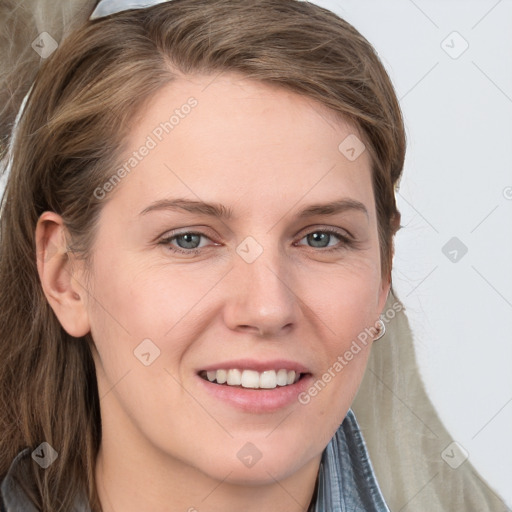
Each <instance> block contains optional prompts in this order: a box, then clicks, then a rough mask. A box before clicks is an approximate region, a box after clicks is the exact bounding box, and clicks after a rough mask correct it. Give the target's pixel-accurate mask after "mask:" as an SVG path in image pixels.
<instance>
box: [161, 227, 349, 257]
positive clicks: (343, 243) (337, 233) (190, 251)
mask: <svg viewBox="0 0 512 512" xmlns="http://www.w3.org/2000/svg"><path fill="white" fill-rule="evenodd" d="M313 233H328V234H330V235H335V236H337V237H338V238H339V239H340V240H341V244H340V245H337V246H335V247H331V248H325V247H320V248H318V249H319V250H320V252H334V251H341V250H343V249H346V248H347V247H353V246H354V245H355V241H354V240H351V239H350V238H349V237H348V236H345V235H343V234H342V233H341V232H340V231H338V230H337V229H333V228H322V229H316V230H313V231H310V232H309V233H306V234H305V235H304V236H302V237H301V239H300V240H302V239H303V238H305V237H307V236H308V235H311V234H313ZM184 235H198V236H201V237H204V238H208V239H209V240H210V238H209V237H208V236H207V235H205V234H204V233H201V232H196V231H183V232H181V233H176V234H172V233H171V235H170V236H166V237H165V238H162V239H161V240H160V241H159V242H158V244H159V245H166V246H168V247H169V248H170V250H171V252H174V253H180V254H187V255H189V256H190V255H194V256H196V255H198V254H200V253H201V251H202V250H203V249H205V247H201V248H196V249H182V248H181V247H175V246H172V245H171V242H172V241H173V240H175V239H176V238H178V237H180V236H184ZM301 245H302V244H301ZM310 248H311V249H315V247H310Z"/></svg>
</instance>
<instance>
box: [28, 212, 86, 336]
mask: <svg viewBox="0 0 512 512" xmlns="http://www.w3.org/2000/svg"><path fill="white" fill-rule="evenodd" d="M65 234H66V230H65V226H64V222H63V220H62V217H61V216H60V215H58V214H56V213H54V212H44V213H43V214H42V215H41V216H40V217H39V220H38V222H37V226H36V232H35V241H36V254H37V271H38V273H39V279H40V281H41V285H42V288H43V292H44V294H45V296H46V299H47V300H48V303H49V304H50V306H51V308H52V309H53V311H54V313H55V315H56V316H57V318H58V320H59V322H60V324H61V325H62V327H63V328H64V330H65V331H66V332H67V333H68V334H70V335H71V336H74V337H81V336H85V335H86V334H87V333H88V332H89V331H90V325H89V317H88V313H87V308H86V302H85V300H84V299H85V298H86V295H87V292H86V290H85V288H84V287H83V286H82V285H81V284H80V282H79V281H78V280H77V278H76V276H75V275H74V274H75V270H76V269H74V268H73V267H74V263H75V262H74V261H73V258H74V256H73V255H72V254H71V253H69V251H68V250H67V243H66V236H65Z"/></svg>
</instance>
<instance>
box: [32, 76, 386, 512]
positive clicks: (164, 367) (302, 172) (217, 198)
mask: <svg viewBox="0 0 512 512" xmlns="http://www.w3.org/2000/svg"><path fill="white" fill-rule="evenodd" d="M190 96H194V97H195V98H196V99H197V101H198V105H197V106H196V107H195V108H194V109H193V110H192V111H191V113H190V114H189V115H188V116H186V117H184V118H183V119H181V120H180V123H179V125H177V126H176V127H175V128H174V130H173V131H172V132H171V133H170V134H168V135H167V136H166V137H165V138H164V139H163V140H162V142H160V143H159V144H158V146H157V147H156V148H154V149H153V150H152V151H151V152H150V153H149V154H148V156H146V157H145V158H144V159H143V160H142V161H141V162H140V163H139V164H138V166H137V167H136V169H134V170H133V171H132V172H131V173H130V174H128V175H127V176H126V177H124V178H123V180H122V182H121V183H120V184H119V185H118V186H117V187H116V189H115V190H114V191H113V192H111V193H110V194H111V195H110V196H109V197H108V200H107V201H105V205H104V206H103V209H102V212H101V216H100V222H99V225H98V232H97V236H96V239H95V242H94V246H93V248H92V252H93V260H92V266H91V267H90V268H89V269H88V270H89V273H90V275H89V276H88V279H86V274H85V270H86V269H85V268H83V267H82V266H81V265H82V264H81V262H80V261H79V260H77V261H74V260H73V258H72V256H71V255H68V258H66V257H64V253H65V244H64V236H65V233H66V232H65V228H64V226H63V223H62V219H61V218H60V217H59V216H58V215H57V214H55V213H53V212H45V213H44V214H43V215H42V216H41V218H40V219H39V222H38V225H37V229H36V238H37V246H38V251H42V253H43V254H44V252H45V251H47V250H49V249H48V248H49V247H51V248H52V250H53V251H55V250H57V257H50V258H40V259H39V260H38V269H39V273H40V277H41V282H42V285H43V289H44V292H45V294H46V297H47V298H48V301H49V303H50V304H51V306H52V308H53V310H54V311H55V313H56V315H57V317H58V318H59V321H60V322H61V324H62V326H63V327H64V328H65V329H66V331H68V332H69V333H70V334H72V335H73V336H83V335H85V334H86V333H88V332H91V334H92V336H93V339H94V342H95V347H96V351H95V353H94V358H95V363H96V369H97V376H98V385H99V395H100V397H101V402H100V406H101V415H102V428H103V434H102V444H101V449H100V453H99V456H98V460H97V466H96V477H97V483H98V492H99V496H100V499H101V502H102V504H103V507H104V511H105V512H113V511H119V510H123V511H124V512H131V511H139V510H152V511H157V512H160V511H161V512H168V511H178V510H179V511H185V510H189V511H192V510H199V511H203V510H208V511H223V512H226V511H238V510H246V511H253V510H254V511H256V510H258V511H259V510H285V511H290V512H293V511H299V510H305V509H306V508H307V505H308V504H309V502H310V500H311V497H312V494H313V490H314V485H315V481H316V477H317V472H318V467H319V463H320V458H321V454H322V451H323V450H324V448H325V446H326V445H327V443H328V442H329V440H330V439H331V437H332V436H333V435H334V433H335V431H336V429H337V428H338V427H339V425H340V424H341V422H342V421H343V418H344V417H345V415H346V413H347V411H348V409H349V407H350V404H351V402H352V400H353V398H354V396H355V394H356V392H357V389H358V387H359V384H360V382H361V380H362V377H363V374H364V370H365V367H366V363H367V359H368V356H369V351H370V345H371V342H370V343H368V345H366V346H364V347H362V350H361V351H360V352H359V353H358V354H357V355H356V356H354V358H353V359H352V360H351V361H350V363H349V364H347V365H346V366H345V367H344V368H343V370H342V371H341V372H339V373H337V374H336V377H335V378H333V379H332V381H331V382H330V383H329V384H328V385H327V386H325V388H324V389H323V390H322V391H321V392H320V393H318V395H317V396H315V397H313V398H311V400H310V402H309V403H308V404H307V405H301V404H300V403H298V401H296V400H295V401H294V402H293V404H292V405H290V406H287V407H284V408H282V409H279V410H277V411H274V412H265V413H255V412H252V411H242V410H239V409H237V408H235V407H233V406H232V405H229V404H226V403H224V402H223V401H220V400H219V399H217V398H215V397H213V396H210V395H209V394H207V393H206V392H205V391H204V386H203V383H202V382H201V381H200V380H199V379H198V377H197V374H196V373H197V370H198V369H200V368H202V367H205V366H207V365H211V364H212V363H215V362H220V361H226V360H230V359H237V358H252V359H256V360H269V359H278V358H284V359H289V360H293V361H297V362H300V363H302V364H304V365H305V366H307V368H308V370H309V372H310V373H311V375H312V378H313V380H316V379H318V378H321V377H322V374H324V373H325V372H326V370H327V369H328V368H329V367H332V365H333V363H334V362H335V361H336V359H337V357H338V356H339V355H341V354H343V353H344V352H345V351H346V350H347V349H348V348H349V347H350V344H351V343H352V341H353V340H355V339H356V338H357V335H358V334H359V333H361V332H362V331H363V330H364V329H365V327H368V326H373V325H374V323H375V321H376V320H377V319H378V316H379V314H380V313H381V312H382V310H383V308H384V304H385V301H386V297H387V294H388V292H389V286H390V283H389V280H388V279H387V278H383V277H382V276H381V261H380V256H379V244H378V235H377V218H376V211H375V201H374V197H373V191H372V184H371V164H370V157H369V154H368V152H367V151H364V152H363V153H362V154H361V155H360V156H359V157H358V158H357V159H356V160H354V161H350V160H348V159H347V158H346V157H345V156H344V155H343V154H342V153H341V152H340V151H339V150H338V145H339V144H340V143H341V142H342V141H343V140H344V139H345V137H347V136H348V135H350V134H357V131H356V130H355V129H354V128H353V127H351V126H350V125H349V124H342V123H340V122H335V121H334V118H333V117H332V116H331V115H330V113H329V112H327V111H326V110H325V108H324V107H323V106H321V105H320V104H317V103H316V102H314V101H312V100H310V99H308V98H305V97H303V96H300V95H297V94H294V93H291V92H288V91H284V90H281V89H278V88H274V87H270V86H268V85H262V84H259V83H256V82H254V81H250V80H248V79H244V78H243V77H240V76H238V75H236V74H224V75H222V76H221V77H217V78H216V79H215V80H213V81H212V77H208V76H193V77H181V78H180V79H178V80H177V81H175V82H173V84H171V85H170V86H168V87H166V88H165V89H162V90H161V91H160V92H159V93H158V94H157V95H156V96H155V97H154V98H152V101H151V103H150V104H149V105H148V106H147V108H146V109H145V110H144V112H143V115H142V116H141V118H140V119H139V120H138V121H137V123H134V126H133V130H132V132H131V135H130V138H129V140H128V141H127V142H128V146H127V147H128V148H129V150H128V151H127V155H129V154H131V152H132V151H134V150H136V149H137V148H139V147H140V146H141V145H142V144H143V143H144V141H145V140H146V138H147V136H148V134H151V133H152V130H154V128H155V127H156V126H158V125H159V123H161V122H162V121H164V120H166V119H168V118H169V114H167V113H168V112H170V113H172V111H173V110H174V109H175V108H179V107H180V105H183V104H184V103H186V101H187V99H188V98H189V97H190ZM360 138H361V137H360ZM170 197H173V198H175V197H183V198H187V199H192V200H198V201H199V200H202V201H206V202H217V203H221V204H223V205H224V206H225V207H227V208H230V209H232V211H233V218H232V219H229V220H226V219H223V220H221V219H219V218H216V217H211V216H206V215H202V214H196V213H190V212H186V211H183V210H173V211H171V210H167V211H166V210H155V211H152V212H149V213H146V214H143V215H139V214H140V212H141V211H142V210H144V209H145V208H147V207H148V206H149V205H150V204H152V203H153V202H154V201H157V200H160V199H163V198H170ZM342 198H343V199H351V200H354V201H359V202H360V203H362V204H363V205H364V206H365V208H366V210H367V213H364V212H362V211H359V210H356V209H348V210H346V211H344V212H341V213H338V214H336V215H325V214H324V215H315V216H313V217H309V218H303V219H302V218H299V217H298V212H299V211H300V210H302V209H303V208H304V207H306V206H309V205H311V204H316V203H326V202H329V201H333V200H338V199H342ZM329 227H330V228H334V229H336V230H338V231H339V232H340V234H341V235H345V236H346V235H347V234H350V235H351V236H352V237H353V238H354V239H355V242H354V243H353V244H346V243H344V242H343V240H342V239H340V238H338V237H337V235H331V236H330V237H329V236H328V235H327V236H326V235H324V239H323V242H322V241H321V242H316V245H315V240H314V239H313V237H311V236H309V237H308V236H307V235H310V234H312V233H318V232H319V231H320V232H321V233H322V232H323V231H322V230H323V229H325V228H329ZM172 230H180V232H181V233H182V234H183V233H184V232H198V231H200V232H201V233H203V234H204V235H205V236H204V237H202V238H201V239H200V242H198V241H197V240H198V239H195V240H196V242H197V243H196V245H198V244H199V243H200V251H201V252H200V253H199V254H197V255H194V254H192V255H185V254H177V253H173V252H172V251H171V248H172V247H174V248H180V244H181V247H182V248H183V247H185V249H184V250H187V249H186V247H190V246H191V245H190V240H188V242H189V245H188V246H187V245H186V242H187V240H183V238H181V239H176V238H174V239H173V240H172V241H169V242H167V243H166V244H159V243H158V241H159V240H162V239H164V238H166V237H169V236H170V235H173V234H175V233H170V232H171V231H172ZM248 236H251V237H253V238H254V239H255V240H256V241H257V242H258V244H259V245H260V246H261V247H262V249H263V252H262V253H261V255H260V256H259V257H258V258H257V259H256V260H255V261H254V262H252V263H247V262H246V261H245V260H244V259H243V258H242V257H240V256H239V254H238V253H237V252H236V248H237V246H238V245H239V244H240V243H241V242H242V241H243V240H244V239H245V238H246V237H248ZM322 244H323V245H322ZM325 246H328V247H325ZM55 247H57V249H55ZM332 247H339V250H336V251H330V252H328V251H327V249H330V248H332ZM188 250H190V249H188ZM146 338H149V339H151V340H152V342H153V343H154V344H155V345H156V346H157V347H158V348H159V350H160V356H159V357H158V358H157V359H155V360H154V362H152V364H150V365H149V366H145V365H143V364H142V363H141V362H140V361H139V359H137V358H136V357H135V356H134V350H135V349H136V347H137V346H138V345H139V344H140V343H141V341H142V340H144V339H146ZM334 404H336V405H334ZM246 442H251V443H253V444H254V445H255V446H256V447H257V449H258V450H259V452H260V453H261V459H260V460H259V461H258V463H256V464H255V465H254V466H252V467H250V468H249V467H246V466H245V465H244V464H242V463H241V461H240V460H239V458H238V457H237V453H238V451H239V450H240V449H241V447H242V446H244V445H245V443H246Z"/></svg>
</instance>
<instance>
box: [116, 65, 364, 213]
mask: <svg viewBox="0 0 512 512" xmlns="http://www.w3.org/2000/svg"><path fill="white" fill-rule="evenodd" d="M361 138H362V137H361V135H360V133H359V132H358V131H357V129H356V128H355V127H354V126H353V125H351V124H350V123H348V122H343V121H342V120H339V119H336V116H335V113H334V112H332V111H330V110H329V109H327V107H325V106H323V105H321V104H319V103H318V102H316V101H314V100H312V99H311V98H309V97H305V96H303V95H299V94H296V93H294V92H291V91H288V90H286V89H283V88H281V87H277V86H272V85H268V84H266V83H261V82H257V81H254V80H251V79H247V78H245V77H242V76H240V75H237V74H223V75H220V76H217V77H213V76H190V77H181V78H179V79H177V80H176V81H174V82H173V83H171V84H169V85H168V86H166V87H165V88H163V89H161V90H160V91H159V92H158V93H157V94H156V95H155V96H154V97H153V98H151V100H150V101H149V102H148V104H147V105H146V107H145V108H144V110H143V111H142V112H141V113H140V115H139V117H138V119H137V120H136V122H134V123H133V126H132V130H131V133H130V136H129V137H128V140H127V148H128V149H127V151H126V152H125V154H124V155H123V156H122V159H121V160H122V163H124V164H126V163H127V162H128V160H129V159H130V155H132V160H133V158H135V157H133V153H134V152H135V153H137V152H138V153H141V152H142V151H139V150H142V148H144V147H146V148H149V149H146V150H144V151H143V152H144V155H145V156H143V157H140V155H139V156H138V160H137V162H132V163H134V164H135V165H133V166H132V168H131V169H129V173H126V174H129V175H128V176H127V177H126V178H124V179H123V182H122V183H121V184H120V185H121V186H120V187H119V188H121V189H125V190H124V191H123V190H119V191H117V192H119V193H120V195H121V196H125V199H127V200H128V199H129V200H130V202H131V204H134V202H137V203H140V201H141V200H142V199H146V200H147V199H154V198H155V197H156V196H162V197H164V196H165V193H166V192H169V193H173V192H179V193H180V195H181V196H183V195H186V196H189V197H191V198H194V199H197V198H199V197H200V198H201V199H204V200H206V199H207V198H206V197H204V196H209V198H212V196H213V195H215V200H217V201H224V202H229V203H233V202H236V201H241V202H243V203H244V205H245V206H246V207H249V206H250V203H251V202H252V201H254V200H255V199H256V198H260V199H262V198H263V197H266V198H267V199H268V204H267V205H266V206H267V207H271V206H273V207H274V208H275V207H276V206H278V205H279V202H280V201H281V200H282V199H284V197H283V196H286V197H288V198H290V200H291V199H294V200H295V201H299V200H300V199H301V197H305V196H306V195H307V196H308V197H310V198H311V199H312V200H314V199H317V198H315V195H318V196H319V197H318V198H324V195H325V192H326V191H331V192H332V193H336V196H337V197H339V195H340V194H342V195H343V194H344V193H346V194H348V195H352V196H354V195H355V196H359V197H357V199H359V200H362V201H369V199H370V195H371V190H372V187H371V173H370V167H371V162H370V157H369V155H368V151H364V150H363V151H362V152H361V154H360V155H356V156H357V158H355V159H351V158H347V154H345V153H343V149H346V148H344V146H346V145H347V144H345V141H347V140H348V141H349V142H351V145H352V146H354V142H355V144H356V145H357V144H358V143H359V144H360V146H357V147H355V149H356V150H357V151H358V152H359V151H360V150H361V148H364V145H362V142H361V140H360V139H361ZM349 145H350V144H349ZM349 156H350V155H349ZM336 189H338V190H337V191H336ZM194 196H195V197H194ZM276 201H277V202H276ZM262 206H263V205H262V204H260V206H259V207H260V208H261V207H262Z"/></svg>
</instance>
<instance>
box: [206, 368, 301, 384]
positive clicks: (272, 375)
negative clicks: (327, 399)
mask: <svg viewBox="0 0 512 512" xmlns="http://www.w3.org/2000/svg"><path fill="white" fill-rule="evenodd" d="M202 375H203V377H204V376H206V378H207V379H208V380H209V381H210V382H217V384H227V385H228V386H242V387H243V388H249V389H260V388H261V389H274V388H276V387H277V386H289V385H290V384H294V383H295V382H297V381H298V380H299V379H300V373H296V372H295V371H294V370H286V369H281V370H278V371H277V372H276V371H275V370H266V371H264V372H261V373H260V372H257V371H255V370H243V371H240V370H237V369H236V368H235V369H232V370H209V371H207V372H203V374H202Z"/></svg>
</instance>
